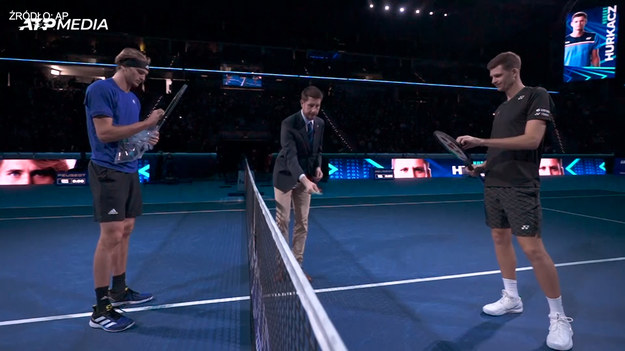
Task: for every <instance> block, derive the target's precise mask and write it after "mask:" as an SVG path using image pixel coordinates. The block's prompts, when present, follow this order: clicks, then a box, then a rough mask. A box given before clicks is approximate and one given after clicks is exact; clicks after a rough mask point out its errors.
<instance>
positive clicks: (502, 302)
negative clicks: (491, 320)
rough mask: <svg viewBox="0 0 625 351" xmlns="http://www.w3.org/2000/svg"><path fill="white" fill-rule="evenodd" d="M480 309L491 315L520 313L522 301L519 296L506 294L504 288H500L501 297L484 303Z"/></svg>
mask: <svg viewBox="0 0 625 351" xmlns="http://www.w3.org/2000/svg"><path fill="white" fill-rule="evenodd" d="M482 311H484V313H486V314H490V315H491V316H501V315H503V314H506V313H521V312H523V301H521V298H520V297H512V296H510V295H508V292H507V291H506V290H505V289H504V290H501V299H499V300H497V301H495V302H493V303H489V304H488V305H485V306H484V307H482Z"/></svg>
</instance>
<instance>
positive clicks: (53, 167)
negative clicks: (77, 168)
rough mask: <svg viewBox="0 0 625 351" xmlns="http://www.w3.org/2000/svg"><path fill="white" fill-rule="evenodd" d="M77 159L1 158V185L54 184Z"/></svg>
mask: <svg viewBox="0 0 625 351" xmlns="http://www.w3.org/2000/svg"><path fill="white" fill-rule="evenodd" d="M75 162H76V160H36V159H23V160H0V185H28V184H54V182H55V181H56V175H57V173H58V172H65V171H67V170H69V169H70V168H72V167H73V163H75Z"/></svg>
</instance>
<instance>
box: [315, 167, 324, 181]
mask: <svg viewBox="0 0 625 351" xmlns="http://www.w3.org/2000/svg"><path fill="white" fill-rule="evenodd" d="M322 178H323V171H322V170H321V167H317V169H316V170H315V176H314V177H313V182H315V183H317V182H318V181H320V180H321V179H322Z"/></svg>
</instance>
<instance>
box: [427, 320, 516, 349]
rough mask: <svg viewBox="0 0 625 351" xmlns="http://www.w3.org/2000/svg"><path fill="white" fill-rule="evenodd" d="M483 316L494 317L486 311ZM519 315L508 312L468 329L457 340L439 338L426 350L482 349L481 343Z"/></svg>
mask: <svg viewBox="0 0 625 351" xmlns="http://www.w3.org/2000/svg"><path fill="white" fill-rule="evenodd" d="M481 317H482V318H493V317H491V316H488V315H486V314H484V313H482V314H481ZM517 317H519V314H508V315H504V316H500V317H497V318H496V319H493V320H486V321H484V322H482V323H480V324H478V325H476V326H474V327H473V328H471V329H469V330H467V331H466V332H465V333H464V334H462V335H461V336H460V337H458V338H457V339H456V340H453V341H447V340H437V341H435V342H433V343H432V344H430V345H428V346H426V347H425V348H423V350H424V351H468V350H480V348H479V345H480V344H482V343H483V342H484V341H486V340H488V339H490V338H491V337H493V335H495V333H496V332H497V331H498V330H499V329H500V328H501V327H503V326H504V325H505V324H506V323H508V322H509V321H511V320H512V319H514V318H517Z"/></svg>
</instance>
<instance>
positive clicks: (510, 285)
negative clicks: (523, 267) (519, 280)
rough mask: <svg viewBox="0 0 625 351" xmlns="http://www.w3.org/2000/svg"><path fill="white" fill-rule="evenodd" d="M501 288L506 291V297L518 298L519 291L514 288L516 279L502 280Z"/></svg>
mask: <svg viewBox="0 0 625 351" xmlns="http://www.w3.org/2000/svg"><path fill="white" fill-rule="evenodd" d="M503 288H504V289H505V290H506V292H507V293H508V295H510V296H512V297H519V290H518V289H517V287H516V279H506V278H503Z"/></svg>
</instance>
